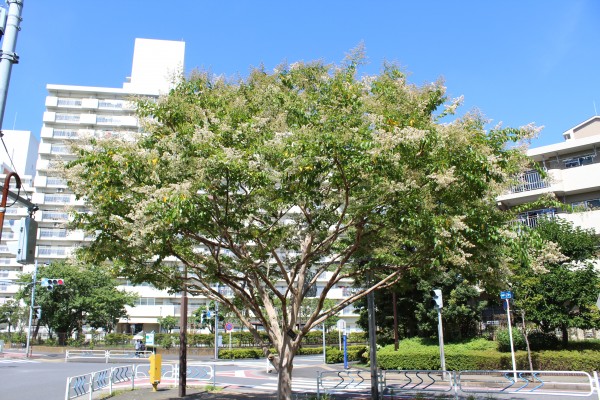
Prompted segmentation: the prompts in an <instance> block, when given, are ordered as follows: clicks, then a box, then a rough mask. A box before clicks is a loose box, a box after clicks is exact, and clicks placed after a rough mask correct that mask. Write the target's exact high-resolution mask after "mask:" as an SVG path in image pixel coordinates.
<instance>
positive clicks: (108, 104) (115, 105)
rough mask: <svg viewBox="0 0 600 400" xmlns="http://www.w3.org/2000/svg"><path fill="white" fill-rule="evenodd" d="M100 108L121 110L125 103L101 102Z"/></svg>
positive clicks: (99, 103)
mask: <svg viewBox="0 0 600 400" xmlns="http://www.w3.org/2000/svg"><path fill="white" fill-rule="evenodd" d="M98 107H99V108H116V109H121V108H123V102H122V101H109V100H100V101H99V102H98Z"/></svg>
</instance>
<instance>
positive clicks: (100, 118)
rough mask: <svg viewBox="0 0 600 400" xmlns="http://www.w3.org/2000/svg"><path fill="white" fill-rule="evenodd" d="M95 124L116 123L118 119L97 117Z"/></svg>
mask: <svg viewBox="0 0 600 400" xmlns="http://www.w3.org/2000/svg"><path fill="white" fill-rule="evenodd" d="M96 122H97V123H102V122H104V123H106V124H112V123H118V122H119V119H118V118H113V117H104V116H100V115H99V116H98V117H97V119H96Z"/></svg>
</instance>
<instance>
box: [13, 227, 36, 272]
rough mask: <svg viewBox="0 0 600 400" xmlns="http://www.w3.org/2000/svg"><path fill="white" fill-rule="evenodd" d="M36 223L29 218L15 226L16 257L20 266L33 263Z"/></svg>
mask: <svg viewBox="0 0 600 400" xmlns="http://www.w3.org/2000/svg"><path fill="white" fill-rule="evenodd" d="M37 228H38V223H37V221H36V220H34V219H33V218H31V217H24V218H21V219H20V220H19V223H18V224H17V235H18V240H17V246H18V247H17V257H16V261H17V262H18V263H20V264H32V263H33V262H34V261H35V245H36V238H37Z"/></svg>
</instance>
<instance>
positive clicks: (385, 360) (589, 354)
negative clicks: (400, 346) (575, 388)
mask: <svg viewBox="0 0 600 400" xmlns="http://www.w3.org/2000/svg"><path fill="white" fill-rule="evenodd" d="M445 357H446V369H447V370H449V371H464V370H510V369H512V359H511V355H510V353H502V352H498V351H493V350H475V351H460V350H451V351H446V352H445ZM531 358H532V363H533V368H534V369H535V370H547V371H597V370H598V369H600V353H599V352H597V351H593V350H585V351H540V352H532V355H531ZM515 361H516V363H517V369H523V370H527V369H529V360H528V358H527V352H525V351H517V352H515ZM440 364H441V363H440V353H439V349H438V348H436V347H431V348H426V347H421V348H418V349H415V351H406V350H404V351H398V352H395V351H394V350H393V346H392V347H391V348H390V347H389V346H388V347H385V348H384V349H382V350H380V351H378V352H377V365H378V366H379V368H382V369H416V370H436V369H440V368H441V365H440Z"/></svg>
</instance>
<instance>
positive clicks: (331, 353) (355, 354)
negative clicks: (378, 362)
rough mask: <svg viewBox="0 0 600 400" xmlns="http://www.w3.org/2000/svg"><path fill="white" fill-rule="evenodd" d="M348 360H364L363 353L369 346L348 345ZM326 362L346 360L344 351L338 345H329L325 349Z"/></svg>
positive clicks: (334, 362) (335, 362) (332, 362)
mask: <svg viewBox="0 0 600 400" xmlns="http://www.w3.org/2000/svg"><path fill="white" fill-rule="evenodd" d="M347 351H348V361H363V360H364V358H363V355H364V353H365V352H366V351H367V346H363V345H359V346H348V348H347ZM325 362H326V363H327V364H337V363H342V362H344V351H343V350H339V349H338V348H336V347H328V348H327V349H326V351H325Z"/></svg>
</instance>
